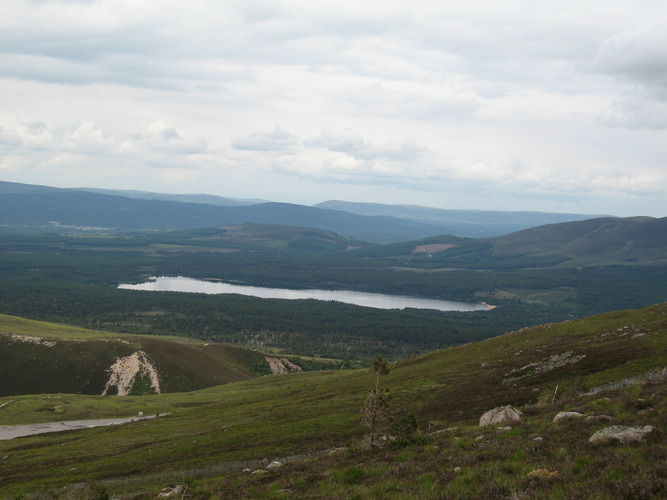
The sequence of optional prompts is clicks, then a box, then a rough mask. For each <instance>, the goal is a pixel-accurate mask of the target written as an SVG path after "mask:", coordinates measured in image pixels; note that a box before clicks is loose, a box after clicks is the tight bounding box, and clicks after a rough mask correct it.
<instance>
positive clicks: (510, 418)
mask: <svg viewBox="0 0 667 500" xmlns="http://www.w3.org/2000/svg"><path fill="white" fill-rule="evenodd" d="M522 415H523V413H522V412H521V411H520V410H517V409H516V408H514V407H513V406H512V405H506V406H498V407H497V408H494V409H493V410H489V411H487V412H486V413H485V414H484V415H482V416H481V417H480V418H479V426H480V427H487V426H489V425H499V424H508V423H512V422H518V421H519V420H521V416H522Z"/></svg>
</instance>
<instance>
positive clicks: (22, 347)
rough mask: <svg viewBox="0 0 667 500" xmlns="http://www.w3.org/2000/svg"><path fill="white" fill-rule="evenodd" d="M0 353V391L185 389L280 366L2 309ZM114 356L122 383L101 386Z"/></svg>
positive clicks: (245, 354) (215, 347)
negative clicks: (25, 316)
mask: <svg viewBox="0 0 667 500" xmlns="http://www.w3.org/2000/svg"><path fill="white" fill-rule="evenodd" d="M0 351H1V352H2V362H0V396H16V395H22V394H41V393H72V394H77V393H78V394H98V395H99V394H103V393H106V394H117V393H118V392H119V391H120V392H121V393H127V394H132V395H140V394H151V393H158V392H159V393H168V392H184V391H192V390H196V389H202V388H205V387H211V386H216V385H221V384H226V383H229V382H238V381H242V380H248V379H252V378H257V377H259V376H262V375H267V374H269V373H271V369H270V366H269V360H270V361H272V362H273V360H276V362H277V363H278V365H277V366H278V368H277V369H280V365H282V364H283V361H282V359H285V358H276V357H275V356H269V360H267V356H266V355H265V354H262V353H260V352H257V351H254V350H250V349H245V348H242V347H238V346H231V345H225V344H217V343H204V342H201V341H193V340H192V339H185V338H177V337H165V336H159V337H158V336H141V335H119V334H112V333H108V332H101V331H93V330H87V329H84V328H77V327H72V326H66V325H58V324H54V323H46V322H40V321H31V320H27V319H23V318H17V317H14V316H6V315H0ZM119 360H124V363H125V364H126V365H128V366H118V367H117V369H116V371H118V370H121V369H122V370H125V374H124V376H125V383H124V384H122V383H121V384H112V385H111V386H109V387H107V386H108V385H109V383H110V381H111V382H113V381H112V376H113V375H112V373H113V372H114V365H115V364H118V361H119ZM292 361H293V362H295V363H301V364H304V366H307V367H310V368H311V369H312V368H313V367H315V368H318V367H319V368H321V367H327V366H336V363H335V361H333V360H332V361H327V360H319V362H314V361H307V360H302V359H299V358H294V359H293V360H292ZM296 366H299V365H296ZM285 369H287V364H286V363H285ZM153 371H154V373H155V380H156V383H155V384H151V375H152V373H153Z"/></svg>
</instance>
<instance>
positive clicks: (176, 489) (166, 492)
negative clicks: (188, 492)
mask: <svg viewBox="0 0 667 500" xmlns="http://www.w3.org/2000/svg"><path fill="white" fill-rule="evenodd" d="M181 493H183V485H182V484H177V485H176V486H167V487H166V488H163V489H162V491H160V493H158V495H157V497H158V498H169V497H173V496H176V495H180V494H181Z"/></svg>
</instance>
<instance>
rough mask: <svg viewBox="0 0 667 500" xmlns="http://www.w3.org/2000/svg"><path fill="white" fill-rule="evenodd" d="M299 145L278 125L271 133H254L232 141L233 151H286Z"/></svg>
mask: <svg viewBox="0 0 667 500" xmlns="http://www.w3.org/2000/svg"><path fill="white" fill-rule="evenodd" d="M296 143H297V141H296V138H295V137H294V136H292V134H290V133H289V131H287V130H285V129H283V128H281V127H279V126H278V125H276V126H275V127H274V129H273V130H272V131H270V132H254V133H252V134H248V135H245V136H239V137H236V138H234V139H233V140H232V142H231V146H232V148H233V149H237V150H242V151H284V150H291V149H292V148H293V147H294V145H295V144H296Z"/></svg>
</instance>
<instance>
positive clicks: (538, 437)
mask: <svg viewBox="0 0 667 500" xmlns="http://www.w3.org/2000/svg"><path fill="white" fill-rule="evenodd" d="M533 441H535V442H540V441H544V438H543V437H542V436H535V437H534V438H533Z"/></svg>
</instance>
